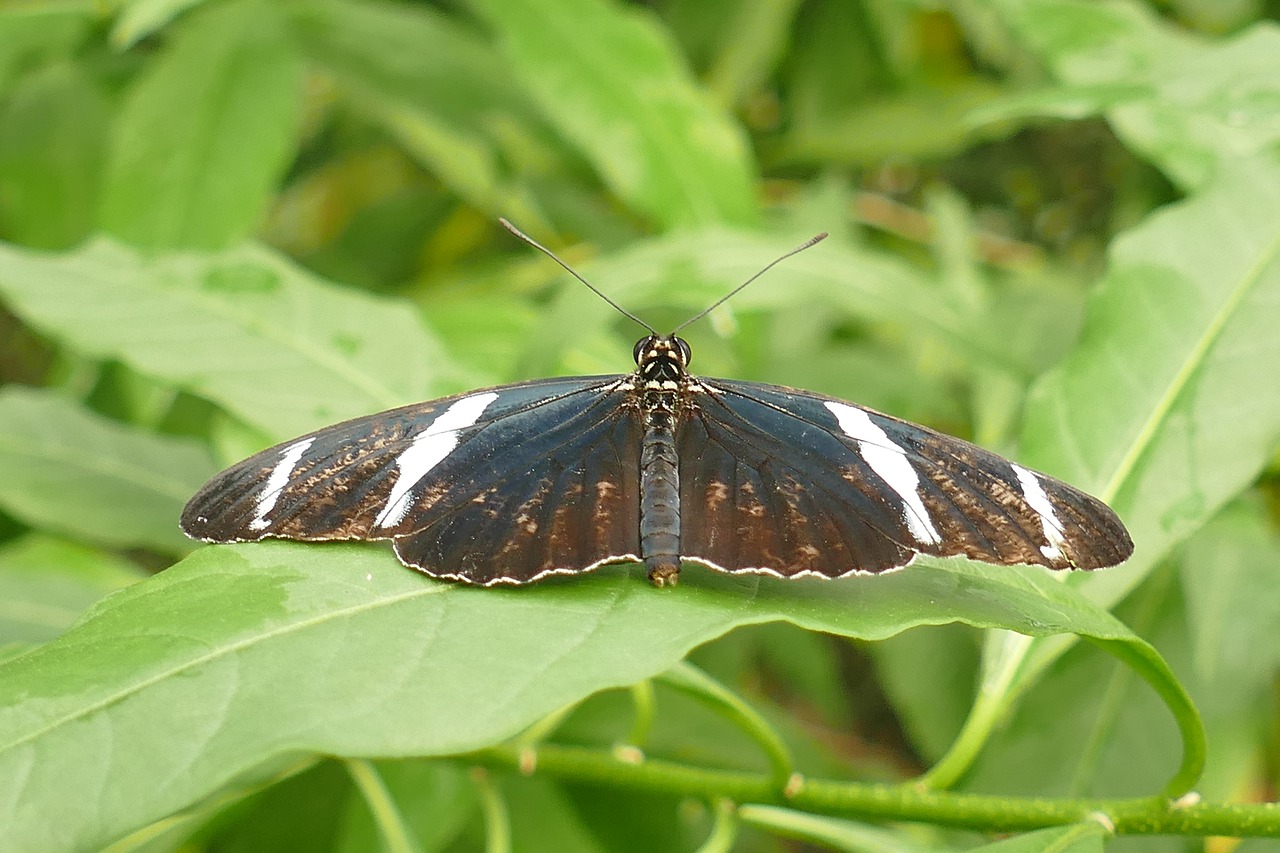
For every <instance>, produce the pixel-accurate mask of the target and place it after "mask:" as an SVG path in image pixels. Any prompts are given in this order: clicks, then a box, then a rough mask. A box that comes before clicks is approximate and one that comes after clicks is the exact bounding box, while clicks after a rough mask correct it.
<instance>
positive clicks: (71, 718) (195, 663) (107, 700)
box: [0, 586, 446, 755]
mask: <svg viewBox="0 0 1280 853" xmlns="http://www.w3.org/2000/svg"><path fill="white" fill-rule="evenodd" d="M445 591H446V590H445V589H443V588H439V587H436V586H424V587H422V588H421V589H417V590H411V591H409V592H406V593H403V594H400V595H396V596H393V597H389V598H379V599H377V600H375V601H370V602H365V603H363V604H358V605H355V606H352V607H347V608H344V609H340V610H328V611H325V612H324V613H321V614H318V615H316V616H313V617H310V618H307V619H303V620H301V621H298V622H289V623H287V624H285V625H281V626H278V627H277V628H274V629H272V630H270V631H266V632H263V633H260V634H254V635H252V636H249V637H245V638H243V639H241V640H238V641H236V642H233V643H229V644H227V645H224V646H219V647H218V648H216V649H214V650H212V651H209V652H206V653H205V654H202V655H198V656H196V657H193V658H190V659H188V660H186V661H183V662H182V663H181V664H179V665H177V666H172V667H169V668H167V669H163V670H161V671H159V672H157V673H155V674H154V675H152V676H151V677H149V678H145V679H142V680H141V681H138V682H135V683H133V684H130V685H129V686H127V687H125V688H122V689H120V690H117V691H116V692H114V693H112V694H110V695H108V696H106V697H104V698H102V699H100V700H98V701H97V702H94V703H92V704H90V705H86V706H84V707H82V708H78V709H76V710H75V711H73V712H71V713H69V714H64V715H63V716H61V717H58V718H56V719H54V720H51V721H50V722H49V723H47V724H46V725H44V726H41V727H40V728H38V729H35V730H33V731H31V732H30V733H28V734H27V735H24V736H21V737H18V738H16V739H15V740H13V741H10V742H9V743H6V744H3V745H0V755H3V754H5V753H7V752H9V751H10V750H13V749H17V748H18V747H20V746H23V745H24V744H27V743H30V742H32V741H34V740H38V739H39V738H41V737H43V736H45V735H46V734H48V733H50V732H52V731H55V730H57V729H58V728H61V727H62V726H65V725H68V724H70V723H73V722H76V721H77V720H80V719H83V718H85V717H88V716H90V715H92V714H94V713H96V712H98V711H100V710H102V709H103V708H106V707H108V706H109V705H113V704H115V703H117V702H120V701H122V700H124V699H126V698H128V697H129V696H132V695H134V694H135V693H139V692H141V691H143V690H145V689H146V688H148V687H151V686H152V685H155V684H159V683H160V682H162V681H164V680H166V679H168V678H172V677H174V676H177V675H181V674H182V673H184V672H187V671H189V670H192V669H195V668H196V667H199V666H203V665H204V664H207V663H211V662H213V661H216V660H219V659H221V658H223V657H226V656H228V655H231V654H235V653H237V652H240V651H242V650H244V649H247V648H250V647H252V646H254V645H256V644H258V643H263V642H267V641H269V640H273V639H276V638H277V637H283V636H288V635H289V634H291V633H294V632H297V631H303V630H306V629H308V628H312V627H315V626H316V625H323V624H324V623H326V622H329V621H331V620H334V619H339V618H347V617H351V616H355V615H358V614H360V613H363V612H365V611H368V610H374V609H377V608H379V607H383V606H390V605H393V604H399V603H400V602H402V601H411V600H413V599H415V598H418V597H420V596H424V595H439V594H441V593H443V592H445Z"/></svg>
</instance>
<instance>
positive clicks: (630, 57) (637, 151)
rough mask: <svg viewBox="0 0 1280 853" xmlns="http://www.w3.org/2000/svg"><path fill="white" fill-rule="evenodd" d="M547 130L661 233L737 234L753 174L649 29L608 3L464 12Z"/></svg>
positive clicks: (482, 7)
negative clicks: (729, 227)
mask: <svg viewBox="0 0 1280 853" xmlns="http://www.w3.org/2000/svg"><path fill="white" fill-rule="evenodd" d="M470 5H471V6H472V7H473V8H474V9H475V10H476V12H477V13H478V14H479V15H481V16H482V17H483V18H484V19H485V21H486V22H487V23H488V24H489V26H490V27H491V28H492V29H493V30H494V32H495V33H496V34H497V37H498V42H499V44H500V46H501V48H502V51H503V53H504V54H505V56H506V61H507V62H508V63H509V64H510V66H511V67H512V68H513V70H514V72H515V74H516V75H517V77H518V79H519V80H520V81H521V82H522V83H523V84H524V85H525V86H526V87H527V88H528V90H529V92H530V94H531V95H532V96H533V97H534V98H535V99H536V100H537V102H538V104H539V105H540V106H541V108H542V110H543V113H544V114H545V115H546V117H547V119H548V120H549V121H550V122H551V123H552V124H553V125H555V126H556V127H557V128H558V129H559V130H560V131H561V132H562V133H563V134H564V135H565V136H566V137H567V138H568V139H570V140H572V141H573V142H574V143H575V144H576V145H577V146H578V147H579V148H580V149H581V151H582V153H583V154H584V155H585V156H586V157H587V159H588V160H590V161H591V163H592V165H594V166H595V168H596V170H597V171H598V172H599V173H600V175H601V177H602V179H603V180H604V182H605V183H606V184H607V185H608V186H609V188H610V189H611V190H612V191H613V192H614V193H616V194H617V195H618V197H619V198H621V199H622V201H623V202H624V203H626V204H629V205H631V206H632V207H633V208H634V209H635V210H636V211H638V212H640V213H643V214H645V215H647V216H649V217H652V218H653V219H654V220H656V221H657V222H659V223H660V224H662V225H663V226H665V227H666V228H673V227H677V226H686V225H707V224H714V223H732V224H738V225H744V224H749V223H751V222H753V221H754V220H755V219H756V203H755V166H754V164H753V163H752V161H751V156H750V153H749V152H748V150H747V145H746V140H745V139H744V135H743V133H742V131H741V130H740V129H739V128H738V126H737V125H736V124H735V123H734V122H733V120H732V118H731V117H729V116H728V115H726V114H725V113H723V112H721V111H718V110H716V109H714V108H713V107H712V106H711V105H710V104H709V103H708V99H707V97H706V95H705V94H704V93H703V92H701V91H700V90H699V88H698V87H697V84H696V83H695V82H694V81H693V79H692V78H691V76H690V74H689V71H688V69H687V68H686V67H685V66H684V64H683V62H682V60H681V58H680V56H679V53H678V50H677V48H676V46H675V45H674V44H672V43H671V41H670V39H669V37H668V35H667V33H666V32H665V31H664V30H663V29H662V28H661V27H660V26H659V24H658V23H657V21H656V20H655V19H653V18H652V17H650V16H649V15H648V14H646V13H645V12H644V10H642V9H640V8H637V7H623V6H621V5H618V4H615V3H613V2H610V0H569V1H568V2H565V0H530V2H524V3H516V4H512V3H505V2H497V0H471V4H470Z"/></svg>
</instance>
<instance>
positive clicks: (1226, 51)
mask: <svg viewBox="0 0 1280 853" xmlns="http://www.w3.org/2000/svg"><path fill="white" fill-rule="evenodd" d="M990 3H991V5H993V6H996V7H997V8H999V9H1000V11H1001V13H1002V14H1003V15H1004V16H1005V18H1006V20H1007V21H1008V23H1009V24H1010V25H1011V26H1012V27H1013V28H1014V29H1015V30H1016V31H1017V33H1018V36H1019V37H1020V38H1021V39H1022V40H1023V41H1024V42H1025V43H1026V44H1028V45H1029V46H1030V47H1031V49H1032V50H1034V51H1036V52H1037V53H1039V54H1041V55H1042V56H1044V57H1045V59H1046V60H1047V62H1048V63H1049V64H1050V66H1051V67H1052V69H1053V72H1054V74H1055V76H1056V77H1057V78H1058V79H1059V80H1060V81H1062V83H1064V84H1065V85H1066V86H1068V87H1069V88H1068V89H1066V91H1065V92H1057V93H1054V95H1053V99H1054V100H1053V101H1042V102H1041V103H1040V104H1039V105H1036V104H1034V103H1028V104H1027V105H1028V106H1030V107H1032V108H1033V109H1034V108H1036V107H1037V106H1039V107H1040V108H1043V107H1045V106H1046V105H1048V106H1050V109H1052V104H1053V103H1054V102H1056V104H1057V105H1058V107H1065V106H1068V105H1069V104H1070V103H1071V102H1073V101H1074V105H1073V106H1072V107H1071V111H1072V112H1073V113H1074V114H1080V113H1082V112H1084V111H1087V110H1104V109H1105V110H1107V117H1108V119H1109V120H1110V122H1111V123H1112V126H1113V127H1115V129H1116V131H1117V132H1118V133H1120V134H1121V135H1122V137H1123V138H1124V139H1125V141H1126V142H1127V143H1128V144H1130V145H1131V146H1133V147H1134V148H1135V149H1136V150H1138V151H1140V152H1142V153H1143V154H1144V155H1146V157H1147V158H1148V159H1150V160H1151V161H1152V162H1154V163H1156V164H1158V165H1159V166H1160V167H1161V168H1162V169H1164V170H1165V171H1166V172H1167V173H1168V174H1169V175H1170V176H1171V177H1172V178H1173V179H1174V180H1176V181H1178V182H1179V183H1180V184H1182V185H1183V186H1185V187H1189V188H1200V187H1203V186H1205V185H1206V183H1207V182H1208V181H1210V180H1211V179H1212V178H1213V177H1214V176H1215V175H1216V174H1217V171H1218V169H1219V167H1220V166H1222V165H1224V164H1225V163H1226V161H1228V160H1230V159H1233V158H1238V157H1242V156H1243V157H1248V156H1253V155H1259V154H1264V153H1265V152H1266V151H1268V150H1270V149H1272V148H1274V146H1275V144H1276V143H1277V142H1278V141H1280V121H1277V118H1276V117H1277V115H1280V113H1278V111H1277V109H1276V106H1277V104H1280V27H1277V26H1276V24H1275V22H1274V21H1268V22H1265V23H1260V24H1256V25H1254V26H1253V27H1250V28H1248V29H1245V30H1243V31H1242V32H1240V33H1239V34H1237V35H1235V36H1234V37H1232V38H1227V39H1223V40H1221V41H1216V42H1210V41H1207V40H1205V39H1202V38H1198V37H1196V36H1194V35H1192V34H1189V33H1188V32H1187V31H1186V29H1185V28H1183V27H1179V26H1178V25H1176V24H1174V23H1172V22H1170V21H1166V20H1163V19H1161V18H1160V17H1159V15H1158V13H1157V12H1156V11H1155V10H1153V9H1150V8H1148V7H1147V6H1145V5H1143V4H1141V3H1095V2H1092V0H1031V2H1027V0H990Z"/></svg>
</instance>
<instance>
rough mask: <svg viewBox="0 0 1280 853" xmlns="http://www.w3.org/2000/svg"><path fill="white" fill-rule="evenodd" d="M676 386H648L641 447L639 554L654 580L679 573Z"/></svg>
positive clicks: (671, 579) (668, 580)
mask: <svg viewBox="0 0 1280 853" xmlns="http://www.w3.org/2000/svg"><path fill="white" fill-rule="evenodd" d="M675 406H676V394H675V392H674V391H656V390H654V391H646V392H645V395H644V403H643V408H644V412H645V418H644V439H643V444H642V445H641V448H640V555H641V557H642V558H643V559H644V563H645V567H646V568H647V569H648V570H649V580H651V581H653V583H654V585H655V586H673V585H675V583H676V580H677V579H678V578H679V576H680V457H679V455H678V454H677V453H676V439H675V428H674V425H675Z"/></svg>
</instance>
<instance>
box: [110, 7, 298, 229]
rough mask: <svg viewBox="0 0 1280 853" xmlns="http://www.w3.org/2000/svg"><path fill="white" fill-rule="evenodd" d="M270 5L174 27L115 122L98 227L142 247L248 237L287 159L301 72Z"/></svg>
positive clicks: (208, 13)
mask: <svg viewBox="0 0 1280 853" xmlns="http://www.w3.org/2000/svg"><path fill="white" fill-rule="evenodd" d="M275 11H276V10H275V8H274V7H273V6H271V5H270V4H266V3H261V2H257V0H235V2H230V3H223V4H218V5H215V6H211V7H209V8H207V9H204V10H201V11H200V12H199V13H197V14H193V15H192V16H191V17H190V18H188V19H187V20H185V21H184V22H183V23H182V25H181V26H178V27H175V28H174V37H173V39H172V41H171V42H170V43H169V44H168V45H167V47H166V49H165V51H164V53H163V54H162V55H161V56H160V57H159V58H158V59H157V60H156V61H154V62H152V63H151V64H150V65H149V66H148V67H147V68H146V71H145V73H144V75H143V76H142V77H141V79H139V80H138V81H137V82H136V83H135V84H134V86H133V88H132V90H131V91H130V93H129V97H128V100H127V101H126V103H125V106H124V109H123V112H122V113H121V115H120V117H119V119H118V120H117V126H116V127H115V130H114V138H113V143H112V146H111V152H110V157H109V160H108V166H107V172H106V179H105V181H104V186H103V196H102V201H101V209H100V215H99V223H100V225H101V227H102V228H103V229H105V230H107V231H109V232H111V233H113V234H116V235H119V236H120V237H123V238H125V239H126V240H128V241H130V242H132V243H134V244H137V245H143V246H158V247H177V248H181V247H190V248H221V247H223V246H227V245H230V244H232V243H234V242H236V241H238V240H240V239H243V238H244V237H246V236H247V235H249V234H250V233H251V232H252V231H253V229H254V228H255V226H256V225H257V223H258V220H259V218H260V217H261V216H262V215H263V213H264V211H265V208H266V203H267V200H268V198H269V195H270V193H271V191H272V189H273V188H274V186H275V183H276V181H277V180H278V178H279V176H280V173H281V172H282V171H283V170H284V167H285V166H286V164H287V163H288V159H289V156H290V154H291V153H292V147H293V144H294V135H295V134H296V132H297V124H298V116H299V108H300V105H301V98H300V95H301V82H302V80H301V73H302V67H301V64H300V63H299V61H298V58H297V56H296V55H295V52H294V50H293V46H292V43H291V41H290V40H289V38H288V34H287V32H286V31H285V29H284V27H283V25H282V22H281V21H280V20H279V19H278V18H277V16H276V14H275Z"/></svg>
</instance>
